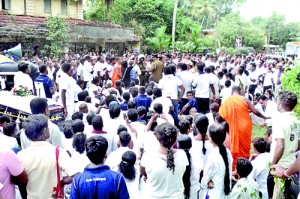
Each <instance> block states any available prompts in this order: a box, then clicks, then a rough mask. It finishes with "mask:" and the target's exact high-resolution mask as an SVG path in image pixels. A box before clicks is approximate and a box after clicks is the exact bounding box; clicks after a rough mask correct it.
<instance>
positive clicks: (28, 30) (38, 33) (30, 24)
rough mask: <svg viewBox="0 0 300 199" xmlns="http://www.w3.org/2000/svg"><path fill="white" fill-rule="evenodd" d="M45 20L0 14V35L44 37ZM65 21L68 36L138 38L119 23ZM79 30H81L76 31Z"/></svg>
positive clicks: (80, 37)
mask: <svg viewBox="0 0 300 199" xmlns="http://www.w3.org/2000/svg"><path fill="white" fill-rule="evenodd" d="M46 20H47V18H46V17H35V16H28V15H6V14H0V35H1V37H3V38H5V37H7V38H25V39H35V38H45V37H46V35H47V33H48V29H47V27H46V23H45V22H46ZM65 21H66V22H67V23H68V25H69V27H70V28H69V36H70V37H72V38H76V39H89V40H97V39H104V38H105V39H110V40H127V41H138V40H139V39H138V38H137V37H136V36H135V35H134V32H133V29H130V28H123V27H121V26H120V25H116V24H112V23H107V22H94V21H87V20H81V19H71V18H66V19H65ZM85 26H90V28H89V29H93V30H95V31H88V29H86V28H85ZM98 28H101V29H98ZM105 28H107V30H105ZM79 30H81V31H80V32H78V31H79Z"/></svg>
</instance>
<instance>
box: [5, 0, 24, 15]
mask: <svg viewBox="0 0 300 199" xmlns="http://www.w3.org/2000/svg"><path fill="white" fill-rule="evenodd" d="M0 11H2V1H0ZM8 13H12V14H16V15H23V14H25V2H24V1H20V0H10V10H8Z"/></svg>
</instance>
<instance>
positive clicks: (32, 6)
mask: <svg viewBox="0 0 300 199" xmlns="http://www.w3.org/2000/svg"><path fill="white" fill-rule="evenodd" d="M10 7H11V8H10V10H8V13H10V14H14V15H24V14H26V15H32V16H39V17H47V16H50V15H52V16H55V15H62V13H61V0H51V14H48V13H45V12H44V0H11V6H10ZM0 11H2V12H4V10H2V1H1V0H0ZM67 17H68V18H75V19H83V9H82V0H78V1H77V2H75V1H69V5H68V6H67Z"/></svg>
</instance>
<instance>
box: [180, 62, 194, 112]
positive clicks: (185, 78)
mask: <svg viewBox="0 0 300 199" xmlns="http://www.w3.org/2000/svg"><path fill="white" fill-rule="evenodd" d="M179 66H180V68H181V72H180V73H179V76H178V77H179V79H180V80H181V81H182V84H183V87H184V94H183V96H182V99H181V101H180V110H181V109H182V108H183V107H184V106H185V105H186V104H187V103H188V102H189V101H188V99H187V96H186V93H187V92H188V91H191V90H192V82H193V79H194V75H193V74H192V73H190V72H189V71H187V69H188V68H187V65H186V64H185V63H181V64H179Z"/></svg>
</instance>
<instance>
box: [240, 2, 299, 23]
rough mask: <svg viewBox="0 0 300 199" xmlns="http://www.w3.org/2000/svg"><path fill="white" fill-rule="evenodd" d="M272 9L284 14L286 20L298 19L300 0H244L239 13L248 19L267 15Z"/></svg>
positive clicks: (294, 20) (293, 20)
mask: <svg viewBox="0 0 300 199" xmlns="http://www.w3.org/2000/svg"><path fill="white" fill-rule="evenodd" d="M273 11H276V12H278V13H279V14H283V15H285V19H286V21H287V22H296V21H300V0H246V3H244V5H242V7H241V10H240V13H241V16H243V17H244V18H245V19H247V20H250V19H252V18H253V17H256V16H262V17H268V16H270V15H271V14H272V12H273Z"/></svg>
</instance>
